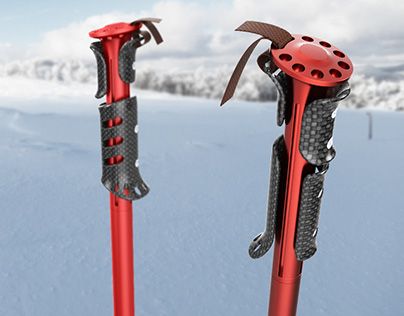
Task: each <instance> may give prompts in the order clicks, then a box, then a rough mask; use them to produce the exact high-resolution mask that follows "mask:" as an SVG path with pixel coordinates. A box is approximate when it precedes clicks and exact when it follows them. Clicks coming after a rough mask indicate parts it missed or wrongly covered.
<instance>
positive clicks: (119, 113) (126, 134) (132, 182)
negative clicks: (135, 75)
mask: <svg viewBox="0 0 404 316" xmlns="http://www.w3.org/2000/svg"><path fill="white" fill-rule="evenodd" d="M99 111H100V117H101V140H102V161H103V168H102V171H103V172H102V180H101V182H102V183H103V184H104V186H105V187H106V188H107V189H108V190H109V191H110V192H112V193H114V194H115V195H117V196H118V197H120V198H123V199H126V200H137V199H140V198H142V197H144V196H145V195H146V194H147V193H148V192H149V187H148V186H147V185H146V183H145V182H144V181H143V179H142V177H141V175H140V172H139V162H138V134H137V131H138V127H137V101H136V97H132V98H128V99H124V100H121V101H118V102H114V103H112V104H105V103H104V104H102V105H101V106H100V107H99ZM117 120H118V122H119V124H115V126H112V127H108V124H107V123H108V122H109V121H117ZM117 138H119V139H120V142H118V143H116V144H113V145H111V144H108V142H110V141H111V140H112V141H113V140H116V139H117ZM114 157H122V160H121V161H120V162H116V163H114V164H110V163H109V161H110V160H111V159H113V158H114Z"/></svg>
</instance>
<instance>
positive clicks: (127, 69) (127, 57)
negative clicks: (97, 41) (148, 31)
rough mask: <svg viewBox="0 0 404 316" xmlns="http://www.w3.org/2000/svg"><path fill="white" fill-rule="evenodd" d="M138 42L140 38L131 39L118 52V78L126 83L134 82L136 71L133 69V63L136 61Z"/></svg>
mask: <svg viewBox="0 0 404 316" xmlns="http://www.w3.org/2000/svg"><path fill="white" fill-rule="evenodd" d="M140 41H141V39H140V37H135V38H132V39H131V40H130V41H127V42H126V43H125V44H123V46H122V47H121V50H120V51H119V76H120V77H121V79H122V81H124V82H126V83H132V82H134V81H135V77H136V70H135V69H133V63H134V62H135V61H136V50H137V48H138V47H139V46H140Z"/></svg>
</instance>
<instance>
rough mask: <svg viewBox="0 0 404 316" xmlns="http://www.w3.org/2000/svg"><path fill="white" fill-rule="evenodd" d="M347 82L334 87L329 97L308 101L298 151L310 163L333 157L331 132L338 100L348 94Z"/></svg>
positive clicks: (321, 162)
mask: <svg viewBox="0 0 404 316" xmlns="http://www.w3.org/2000/svg"><path fill="white" fill-rule="evenodd" d="M349 92H350V90H349V84H348V83H347V82H346V83H344V84H342V85H340V86H338V87H336V88H335V89H329V93H330V94H333V95H332V96H331V97H330V98H325V99H319V100H315V101H313V102H311V103H309V104H308V105H307V106H306V108H305V110H304V114H303V121H302V129H301V134H300V152H301V154H302V156H303V157H304V158H305V159H306V160H307V161H308V162H309V163H311V164H313V165H315V166H321V165H323V164H325V163H328V162H330V161H331V160H332V159H333V158H334V157H335V149H334V147H333V146H332V133H333V130H334V121H335V114H336V112H335V111H336V109H337V106H338V102H339V101H341V100H343V99H345V98H346V97H347V96H348V95H349Z"/></svg>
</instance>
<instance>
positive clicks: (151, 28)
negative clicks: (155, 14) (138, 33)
mask: <svg viewBox="0 0 404 316" xmlns="http://www.w3.org/2000/svg"><path fill="white" fill-rule="evenodd" d="M160 22H161V19H157V18H143V19H139V20H135V21H133V22H132V23H131V24H132V25H135V24H138V23H142V24H143V25H144V26H146V27H147V29H148V30H149V31H150V33H151V35H152V36H153V38H154V40H155V41H156V43H157V44H160V43H162V42H163V38H162V36H161V34H160V32H159V31H158V29H157V28H156V26H155V25H154V23H160Z"/></svg>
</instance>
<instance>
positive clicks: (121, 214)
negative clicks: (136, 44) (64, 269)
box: [102, 34, 135, 316]
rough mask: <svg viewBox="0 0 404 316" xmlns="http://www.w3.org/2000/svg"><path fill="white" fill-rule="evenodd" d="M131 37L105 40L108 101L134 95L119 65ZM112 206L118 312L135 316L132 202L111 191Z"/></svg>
mask: <svg viewBox="0 0 404 316" xmlns="http://www.w3.org/2000/svg"><path fill="white" fill-rule="evenodd" d="M129 39H130V35H128V34H126V35H122V36H120V37H109V38H106V39H104V40H103V41H102V43H103V48H104V53H105V60H106V63H107V67H108V92H107V104H110V103H112V102H115V101H119V100H122V99H126V98H128V97H129V96H130V89H129V85H128V84H127V83H125V82H123V81H122V80H121V79H120V76H119V68H118V60H119V50H120V48H121V47H122V45H123V44H124V43H125V42H126V41H127V40H129ZM108 123H109V125H110V126H113V125H114V124H115V122H113V121H110V122H108ZM111 145H113V143H111ZM112 159H114V158H112ZM111 163H113V161H111ZM110 208H111V247H112V279H113V295H114V315H115V316H134V315H135V286H134V268H133V265H134V255H133V223H132V212H133V210H132V201H128V200H125V199H121V198H119V197H117V196H115V195H114V194H113V193H110Z"/></svg>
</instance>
